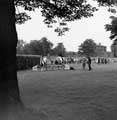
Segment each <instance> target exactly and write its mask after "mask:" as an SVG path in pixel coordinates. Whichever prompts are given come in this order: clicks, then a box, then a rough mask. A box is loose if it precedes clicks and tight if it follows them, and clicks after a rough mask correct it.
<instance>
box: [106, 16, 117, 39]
mask: <svg viewBox="0 0 117 120" xmlns="http://www.w3.org/2000/svg"><path fill="white" fill-rule="evenodd" d="M110 18H111V19H112V21H111V23H110V24H106V25H105V29H106V30H107V31H110V39H111V40H115V39H117V17H114V16H111V17H110Z"/></svg>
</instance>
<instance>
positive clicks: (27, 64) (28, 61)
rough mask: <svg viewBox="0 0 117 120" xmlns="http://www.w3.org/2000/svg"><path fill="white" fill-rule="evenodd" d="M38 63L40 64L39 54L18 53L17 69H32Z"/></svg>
mask: <svg viewBox="0 0 117 120" xmlns="http://www.w3.org/2000/svg"><path fill="white" fill-rule="evenodd" d="M37 64H38V65H40V56H39V55H17V70H27V69H31V68H32V67H33V66H35V65H37Z"/></svg>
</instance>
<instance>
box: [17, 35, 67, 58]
mask: <svg viewBox="0 0 117 120" xmlns="http://www.w3.org/2000/svg"><path fill="white" fill-rule="evenodd" d="M53 46H54V44H53V43H52V42H50V41H49V40H48V39H47V38H46V37H43V38H41V39H40V40H32V41H30V43H26V42H24V41H23V40H19V41H18V44H17V54H20V55H21V54H25V55H42V56H46V55H48V54H49V55H62V56H65V54H66V49H65V47H64V45H63V43H58V44H57V46H55V47H53Z"/></svg>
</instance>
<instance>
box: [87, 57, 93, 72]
mask: <svg viewBox="0 0 117 120" xmlns="http://www.w3.org/2000/svg"><path fill="white" fill-rule="evenodd" d="M87 64H88V68H89V70H92V68H91V58H90V57H89V56H88V57H87Z"/></svg>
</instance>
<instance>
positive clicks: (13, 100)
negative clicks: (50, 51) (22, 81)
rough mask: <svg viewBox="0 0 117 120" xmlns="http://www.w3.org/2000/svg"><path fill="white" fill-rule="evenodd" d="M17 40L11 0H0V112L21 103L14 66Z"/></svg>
mask: <svg viewBox="0 0 117 120" xmlns="http://www.w3.org/2000/svg"><path fill="white" fill-rule="evenodd" d="M17 40H18V39H17V33H16V27H15V8H14V4H13V0H0V52H1V53H0V112H1V111H6V110H7V109H9V107H12V106H16V105H18V104H20V103H21V100H20V95H19V87H18V80H17V68H16V46H17Z"/></svg>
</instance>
